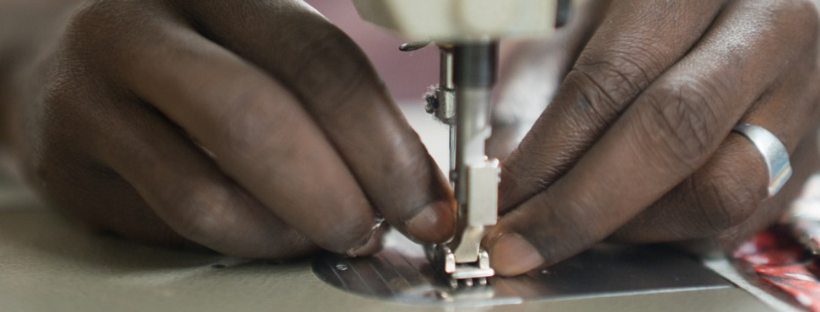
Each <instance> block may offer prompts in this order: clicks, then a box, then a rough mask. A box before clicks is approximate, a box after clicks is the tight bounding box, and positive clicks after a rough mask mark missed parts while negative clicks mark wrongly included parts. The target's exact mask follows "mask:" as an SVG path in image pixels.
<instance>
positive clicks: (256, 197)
mask: <svg viewBox="0 0 820 312" xmlns="http://www.w3.org/2000/svg"><path fill="white" fill-rule="evenodd" d="M64 20H66V21H67V22H66V23H64V24H62V25H59V26H61V27H54V28H55V29H56V30H55V31H54V32H52V33H49V35H44V36H42V37H44V38H50V39H51V40H52V41H50V42H51V44H49V43H44V44H40V45H38V47H41V48H40V49H37V50H36V52H37V55H38V57H36V58H34V59H33V60H31V62H30V64H31V66H30V67H26V68H23V69H20V70H19V73H20V74H19V75H17V76H15V77H14V79H13V80H14V81H15V85H16V87H14V88H11V87H10V88H7V89H11V90H16V91H17V92H16V94H12V95H8V94H7V95H5V96H4V97H3V98H4V99H6V103H4V106H5V107H6V109H7V111H11V112H12V113H10V115H8V116H11V118H9V119H12V120H14V121H17V122H16V123H15V124H17V125H18V126H19V127H16V128H15V129H13V131H11V133H13V135H11V136H10V137H11V138H10V140H11V142H13V146H14V148H15V151H16V153H17V155H18V158H19V159H20V160H21V161H22V168H23V170H22V172H23V173H24V175H25V176H26V177H28V180H29V181H30V182H31V183H32V184H33V185H34V186H35V187H36V188H38V189H39V190H40V191H41V193H42V194H44V195H45V197H46V198H47V199H49V200H50V202H52V203H53V204H54V206H56V207H58V208H60V209H61V210H62V211H65V212H66V213H67V215H69V216H72V217H73V218H76V219H78V220H81V221H83V222H84V223H85V224H88V225H89V226H91V227H94V228H99V229H103V230H109V231H112V232H115V233H118V234H120V235H123V236H126V237H129V238H133V239H136V240H141V241H147V242H153V243H160V244H166V245H185V244H187V243H189V242H193V243H196V244H199V245H201V246H205V247H207V248H210V249H213V250H216V251H218V252H221V253H225V254H229V255H236V256H244V257H257V258H275V259H286V258H292V257H298V256H303V255H305V254H308V253H310V252H312V251H314V250H317V249H318V248H323V249H327V250H331V251H334V252H339V253H346V254H348V255H351V256H355V255H363V254H368V253H372V252H374V251H376V250H377V249H378V247H379V243H380V239H381V236H380V234H381V232H383V231H382V230H383V229H384V228H385V225H386V224H382V222H381V221H382V220H385V221H386V223H389V224H390V225H392V226H394V227H396V228H398V229H399V230H400V231H402V232H403V233H405V234H407V235H408V236H410V237H412V238H415V239H416V240H417V241H419V242H440V241H443V240H445V239H447V238H449V237H450V236H452V234H453V231H454V229H453V228H454V223H455V222H454V216H453V208H452V207H453V206H454V205H453V196H452V193H451V191H450V189H449V186H448V184H447V181H446V179H445V178H444V175H443V174H442V173H441V172H440V171H439V169H438V167H437V166H436V165H435V164H434V162H433V161H432V159H431V158H430V156H429V155H428V153H427V151H426V149H425V147H424V146H423V145H422V143H421V141H420V140H419V137H418V135H417V134H416V133H415V132H414V131H413V130H412V129H411V128H410V126H409V125H408V123H407V122H406V120H405V119H404V117H403V116H402V114H401V112H400V110H399V109H398V107H397V106H396V105H395V103H394V102H393V100H392V99H391V97H390V96H389V95H388V93H387V91H386V88H385V87H384V85H383V84H382V82H381V81H380V79H379V78H378V77H377V75H376V73H375V71H374V70H373V68H372V66H371V65H370V63H369V61H368V60H367V58H366V57H365V55H364V54H363V53H362V52H361V51H360V49H359V48H358V47H357V46H356V45H355V44H354V43H353V42H352V41H351V40H350V39H349V38H348V37H347V36H346V35H345V34H344V33H342V32H341V31H340V30H339V29H338V28H336V27H335V26H333V25H332V24H331V23H330V22H329V21H328V20H326V19H325V18H324V17H322V16H321V15H320V14H319V13H318V12H316V11H315V10H314V9H313V8H311V7H309V6H308V5H307V4H305V3H304V2H303V1H298V0H267V1H263V0H241V1H211V0H196V1H193V0H190V1H189V0H133V1H130V0H122V1H115V0H110V1H106V0H99V1H92V0H89V1H84V2H82V3H81V4H80V5H79V7H77V8H76V9H72V12H71V13H70V16H69V17H67V18H66V19H64ZM43 31H45V30H43ZM12 93H14V92H12Z"/></svg>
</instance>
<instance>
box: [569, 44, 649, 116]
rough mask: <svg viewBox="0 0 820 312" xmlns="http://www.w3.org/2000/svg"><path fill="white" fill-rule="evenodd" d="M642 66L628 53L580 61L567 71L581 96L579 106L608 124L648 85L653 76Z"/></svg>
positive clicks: (584, 111)
mask: <svg viewBox="0 0 820 312" xmlns="http://www.w3.org/2000/svg"><path fill="white" fill-rule="evenodd" d="M643 68H644V65H641V63H640V62H638V61H634V60H631V59H630V57H627V56H619V57H610V58H608V59H607V60H604V61H597V62H594V63H593V62H585V63H583V64H579V65H577V66H576V67H575V68H574V69H573V70H572V72H570V73H569V74H568V75H567V82H568V83H569V85H571V86H574V87H575V88H577V89H578V95H579V96H580V101H577V104H576V107H575V108H576V110H578V111H580V112H581V113H582V114H583V115H584V116H586V117H587V118H588V119H590V121H592V122H595V123H600V124H605V123H606V122H607V121H609V120H611V119H612V118H614V117H615V116H616V115H617V114H618V113H620V112H621V111H622V110H623V109H624V108H625V106H626V103H628V101H629V100H630V99H632V98H634V97H635V96H636V95H637V94H638V93H639V92H640V91H641V90H642V89H643V88H645V87H646V85H647V84H648V82H649V79H650V78H649V77H650V76H649V74H647V72H646V71H645V70H644V69H643Z"/></svg>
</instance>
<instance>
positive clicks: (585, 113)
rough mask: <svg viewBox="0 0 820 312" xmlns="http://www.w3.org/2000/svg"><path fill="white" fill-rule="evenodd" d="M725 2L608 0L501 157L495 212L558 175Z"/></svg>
mask: <svg viewBox="0 0 820 312" xmlns="http://www.w3.org/2000/svg"><path fill="white" fill-rule="evenodd" d="M725 2H726V1H709V0H706V1H649V2H647V1H615V2H614V3H613V4H612V6H611V7H610V9H609V12H607V16H606V19H605V20H604V21H603V23H602V24H601V25H602V26H601V27H600V28H599V29H598V30H597V32H596V33H595V34H594V35H593V37H592V39H591V40H590V41H589V43H588V44H587V45H586V47H585V48H584V51H583V52H582V53H581V55H580V57H579V59H578V60H577V62H576V63H575V66H574V67H573V69H572V70H571V71H570V72H569V74H568V75H567V76H566V78H564V82H563V83H562V85H561V87H560V88H559V90H558V93H557V94H556V95H555V98H554V99H553V101H552V104H550V106H549V107H548V108H547V110H546V111H545V112H544V113H543V115H542V116H541V117H540V118H539V120H538V121H537V122H536V123H535V125H534V126H533V128H532V130H531V131H530V132H529V133H528V134H527V136H526V137H524V139H523V141H521V144H520V145H519V147H518V148H517V149H516V150H514V151H513V153H512V154H511V155H510V156H509V158H508V159H506V160H505V161H504V162H503V164H502V165H503V170H502V171H501V185H500V193H499V209H500V210H501V212H506V211H509V210H510V209H512V208H514V207H516V206H517V205H518V204H520V203H522V202H524V201H525V200H527V199H528V198H530V197H532V196H533V195H535V194H537V193H538V192H540V191H542V190H544V189H546V188H547V187H548V186H549V185H551V184H552V183H554V182H555V181H556V180H557V179H558V178H559V177H560V176H561V175H563V174H564V173H566V171H567V170H569V168H570V167H572V166H573V165H574V163H575V161H577V159H579V158H580V156H581V155H582V154H583V153H584V152H585V151H586V150H588V149H589V147H590V146H591V145H592V144H593V143H594V142H595V141H596V140H597V139H598V138H599V137H600V136H601V135H602V134H603V133H604V131H606V129H607V127H608V125H610V124H612V122H613V121H614V120H615V119H616V118H617V117H618V116H619V115H620V114H621V112H623V110H624V109H626V107H627V106H628V105H629V103H631V102H632V101H633V100H634V99H635V97H636V96H637V95H638V94H640V93H641V92H642V91H643V90H644V89H645V88H646V87H647V86H649V83H650V82H652V81H654V80H655V79H656V78H657V77H659V76H660V75H661V74H662V73H664V72H665V71H666V70H667V69H668V68H669V67H670V66H671V65H672V64H675V63H676V62H677V61H678V60H680V59H681V58H682V57H683V56H684V54H685V53H686V52H687V51H689V50H690V49H691V48H692V46H693V45H694V44H695V43H696V42H697V41H698V40H699V39H700V36H701V34H703V32H704V31H705V30H706V28H707V27H708V26H709V25H710V24H711V22H712V21H713V20H714V18H715V16H716V15H717V14H718V12H719V11H720V9H721V7H722V6H723V4H724V3H725ZM669 38H675V40H669Z"/></svg>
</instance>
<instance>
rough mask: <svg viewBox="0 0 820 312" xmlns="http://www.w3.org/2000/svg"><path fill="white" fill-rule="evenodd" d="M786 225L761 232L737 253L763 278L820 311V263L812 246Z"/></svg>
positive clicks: (800, 301)
mask: <svg viewBox="0 0 820 312" xmlns="http://www.w3.org/2000/svg"><path fill="white" fill-rule="evenodd" d="M783 227H785V225H784V226H783ZM783 227H775V228H772V229H769V230H766V231H763V232H761V233H758V234H757V235H756V236H755V237H753V238H752V239H750V240H749V241H747V242H745V243H744V244H742V245H741V246H740V247H739V248H738V249H737V250H736V251H735V252H734V255H733V256H734V257H735V258H737V259H740V260H743V261H745V262H747V263H748V264H750V265H751V267H752V268H753V269H754V271H755V273H756V274H757V276H758V277H759V278H760V279H761V280H762V281H764V282H766V283H768V284H771V285H773V286H775V287H776V288H778V289H780V290H781V291H783V292H785V293H787V294H789V295H791V296H792V297H794V299H795V300H796V301H797V302H798V303H800V304H801V305H803V306H804V307H806V308H807V309H809V310H811V311H817V312H820V280H818V278H817V276H818V273H820V267H818V266H817V263H816V262H815V259H814V257H813V256H812V254H811V253H810V252H809V251H808V249H807V248H805V247H804V246H803V245H801V244H799V243H798V241H797V240H795V239H794V238H793V236H792V235H791V231H789V230H788V229H784V228H783Z"/></svg>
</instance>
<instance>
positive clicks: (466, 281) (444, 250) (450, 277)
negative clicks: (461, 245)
mask: <svg viewBox="0 0 820 312" xmlns="http://www.w3.org/2000/svg"><path fill="white" fill-rule="evenodd" d="M425 252H426V254H427V259H428V260H430V263H431V264H432V265H433V267H434V268H435V270H436V271H437V272H438V273H439V274H440V275H441V276H442V277H443V278H444V279H446V281H447V283H448V284H449V285H450V287H452V288H458V287H459V286H464V287H473V286H476V285H478V286H485V285H487V284H488V283H489V281H490V280H489V278H490V277H492V276H493V275H495V270H493V269H492V268H491V267H490V254H489V253H487V251H486V250H484V248H481V249H480V250H479V252H478V260H477V261H475V262H462V263H460V262H458V261H457V260H456V256H455V254H454V253H453V251H452V249H451V248H450V247H449V246H447V244H435V245H427V246H425Z"/></svg>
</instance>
